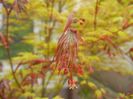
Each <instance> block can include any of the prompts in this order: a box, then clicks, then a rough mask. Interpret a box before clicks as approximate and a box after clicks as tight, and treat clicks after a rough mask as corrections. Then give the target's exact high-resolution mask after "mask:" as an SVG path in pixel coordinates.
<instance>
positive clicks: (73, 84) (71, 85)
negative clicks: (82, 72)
mask: <svg viewBox="0 0 133 99" xmlns="http://www.w3.org/2000/svg"><path fill="white" fill-rule="evenodd" d="M68 86H69V89H74V88H77V86H76V81H75V80H74V79H73V78H72V77H70V78H69V79H68Z"/></svg>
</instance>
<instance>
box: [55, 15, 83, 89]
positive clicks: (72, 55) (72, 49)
mask: <svg viewBox="0 0 133 99" xmlns="http://www.w3.org/2000/svg"><path fill="white" fill-rule="evenodd" d="M73 15H74V13H72V14H70V15H69V17H68V22H67V24H66V26H65V29H64V32H63V34H62V35H61V37H60V38H59V41H58V45H57V49H56V54H55V58H54V60H55V62H56V66H57V69H58V71H59V73H60V71H63V72H64V74H69V78H68V85H69V88H70V89H73V88H75V87H76V81H75V80H74V79H73V72H74V71H75V69H76V71H77V72H78V66H79V65H77V54H78V42H79V40H80V39H81V38H80V36H79V33H78V31H77V30H76V29H73V28H72V27H71V24H72V23H73Z"/></svg>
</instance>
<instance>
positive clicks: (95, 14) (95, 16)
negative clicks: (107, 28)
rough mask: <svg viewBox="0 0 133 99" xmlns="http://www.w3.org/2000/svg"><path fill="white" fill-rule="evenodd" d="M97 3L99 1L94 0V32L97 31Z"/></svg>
mask: <svg viewBox="0 0 133 99" xmlns="http://www.w3.org/2000/svg"><path fill="white" fill-rule="evenodd" d="M98 3H99V1H98V0H96V6H95V13H94V23H93V24H94V30H96V29H97V14H98V10H99V9H98Z"/></svg>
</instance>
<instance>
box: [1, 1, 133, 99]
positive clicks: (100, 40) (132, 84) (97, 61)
mask: <svg viewBox="0 0 133 99" xmlns="http://www.w3.org/2000/svg"><path fill="white" fill-rule="evenodd" d="M16 1H17V0H16ZM20 1H23V0H20ZM20 1H18V3H17V6H15V7H13V9H12V12H11V14H10V16H9V23H8V28H9V43H10V55H11V58H12V62H13V69H14V71H15V70H17V72H16V75H17V78H18V80H19V82H20V84H21V85H22V87H23V88H24V89H25V91H26V92H25V93H22V92H17V90H18V89H17V88H16V86H17V85H16V84H15V81H14V80H13V76H12V75H11V68H10V64H9V60H8V56H7V52H6V50H5V48H4V47H3V44H2V43H1V42H0V80H1V81H0V88H3V87H2V86H3V85H2V81H3V80H8V81H9V85H8V84H6V85H8V86H10V88H11V90H12V89H14V90H12V92H15V94H14V95H13V96H12V98H10V99H45V98H44V97H46V99H62V98H61V97H63V98H64V99H117V98H118V99H133V95H132V94H133V1H132V0H29V1H27V0H26V1H27V3H23V2H20ZM0 2H1V3H0V32H1V33H2V34H3V35H6V29H7V23H6V20H7V13H6V11H5V9H4V6H3V4H2V1H0ZM4 2H6V3H5V4H6V7H7V9H10V8H11V7H10V6H11V5H12V4H13V2H14V0H4ZM73 11H75V15H74V18H75V19H76V20H79V21H78V22H77V23H73V24H72V28H75V29H76V30H77V31H78V32H79V34H80V36H81V37H82V38H83V40H84V42H85V44H79V46H78V63H79V64H81V67H82V68H83V75H82V76H76V74H75V75H74V78H75V79H77V81H78V82H77V86H78V88H76V89H74V90H70V89H69V88H68V85H67V78H66V76H64V75H58V73H55V74H54V75H53V77H51V76H50V75H51V70H47V71H45V70H44V69H43V68H45V67H46V66H47V63H41V64H35V66H33V67H32V69H28V66H29V65H30V64H29V63H28V64H27V63H25V62H27V61H32V60H35V59H40V58H41V59H48V60H52V58H53V57H54V55H55V50H56V47H57V42H58V39H59V37H60V35H61V34H62V33H63V29H64V27H65V24H66V22H67V18H68V16H69V14H70V13H71V12H73ZM0 41H1V39H0ZM21 62H23V63H25V64H22V65H20V66H19V67H17V66H18V64H20V63H21ZM16 68H17V69H16ZM41 70H42V71H43V75H41V77H40V76H38V75H40V71H41ZM44 72H45V73H44ZM29 74H30V77H31V75H32V77H31V79H30V81H29V82H26V81H25V82H24V83H26V84H24V85H23V84H22V81H23V78H25V77H28V76H27V75H29ZM33 76H34V77H33ZM49 77H51V78H50V79H49ZM27 83H28V84H27ZM29 83H30V84H29ZM31 83H32V84H31ZM46 85H47V87H46ZM4 90H5V91H6V90H8V88H7V89H6V88H5V89H4ZM10 92H11V91H10ZM10 92H8V94H9V93H10ZM0 93H1V90H0ZM10 94H11V93H10ZM6 97H9V96H6ZM10 97H11V96H10ZM14 97H17V98H14ZM41 97H42V98H41ZM47 97H48V98H47ZM121 97H122V98H121ZM1 99H9V98H1Z"/></svg>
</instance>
